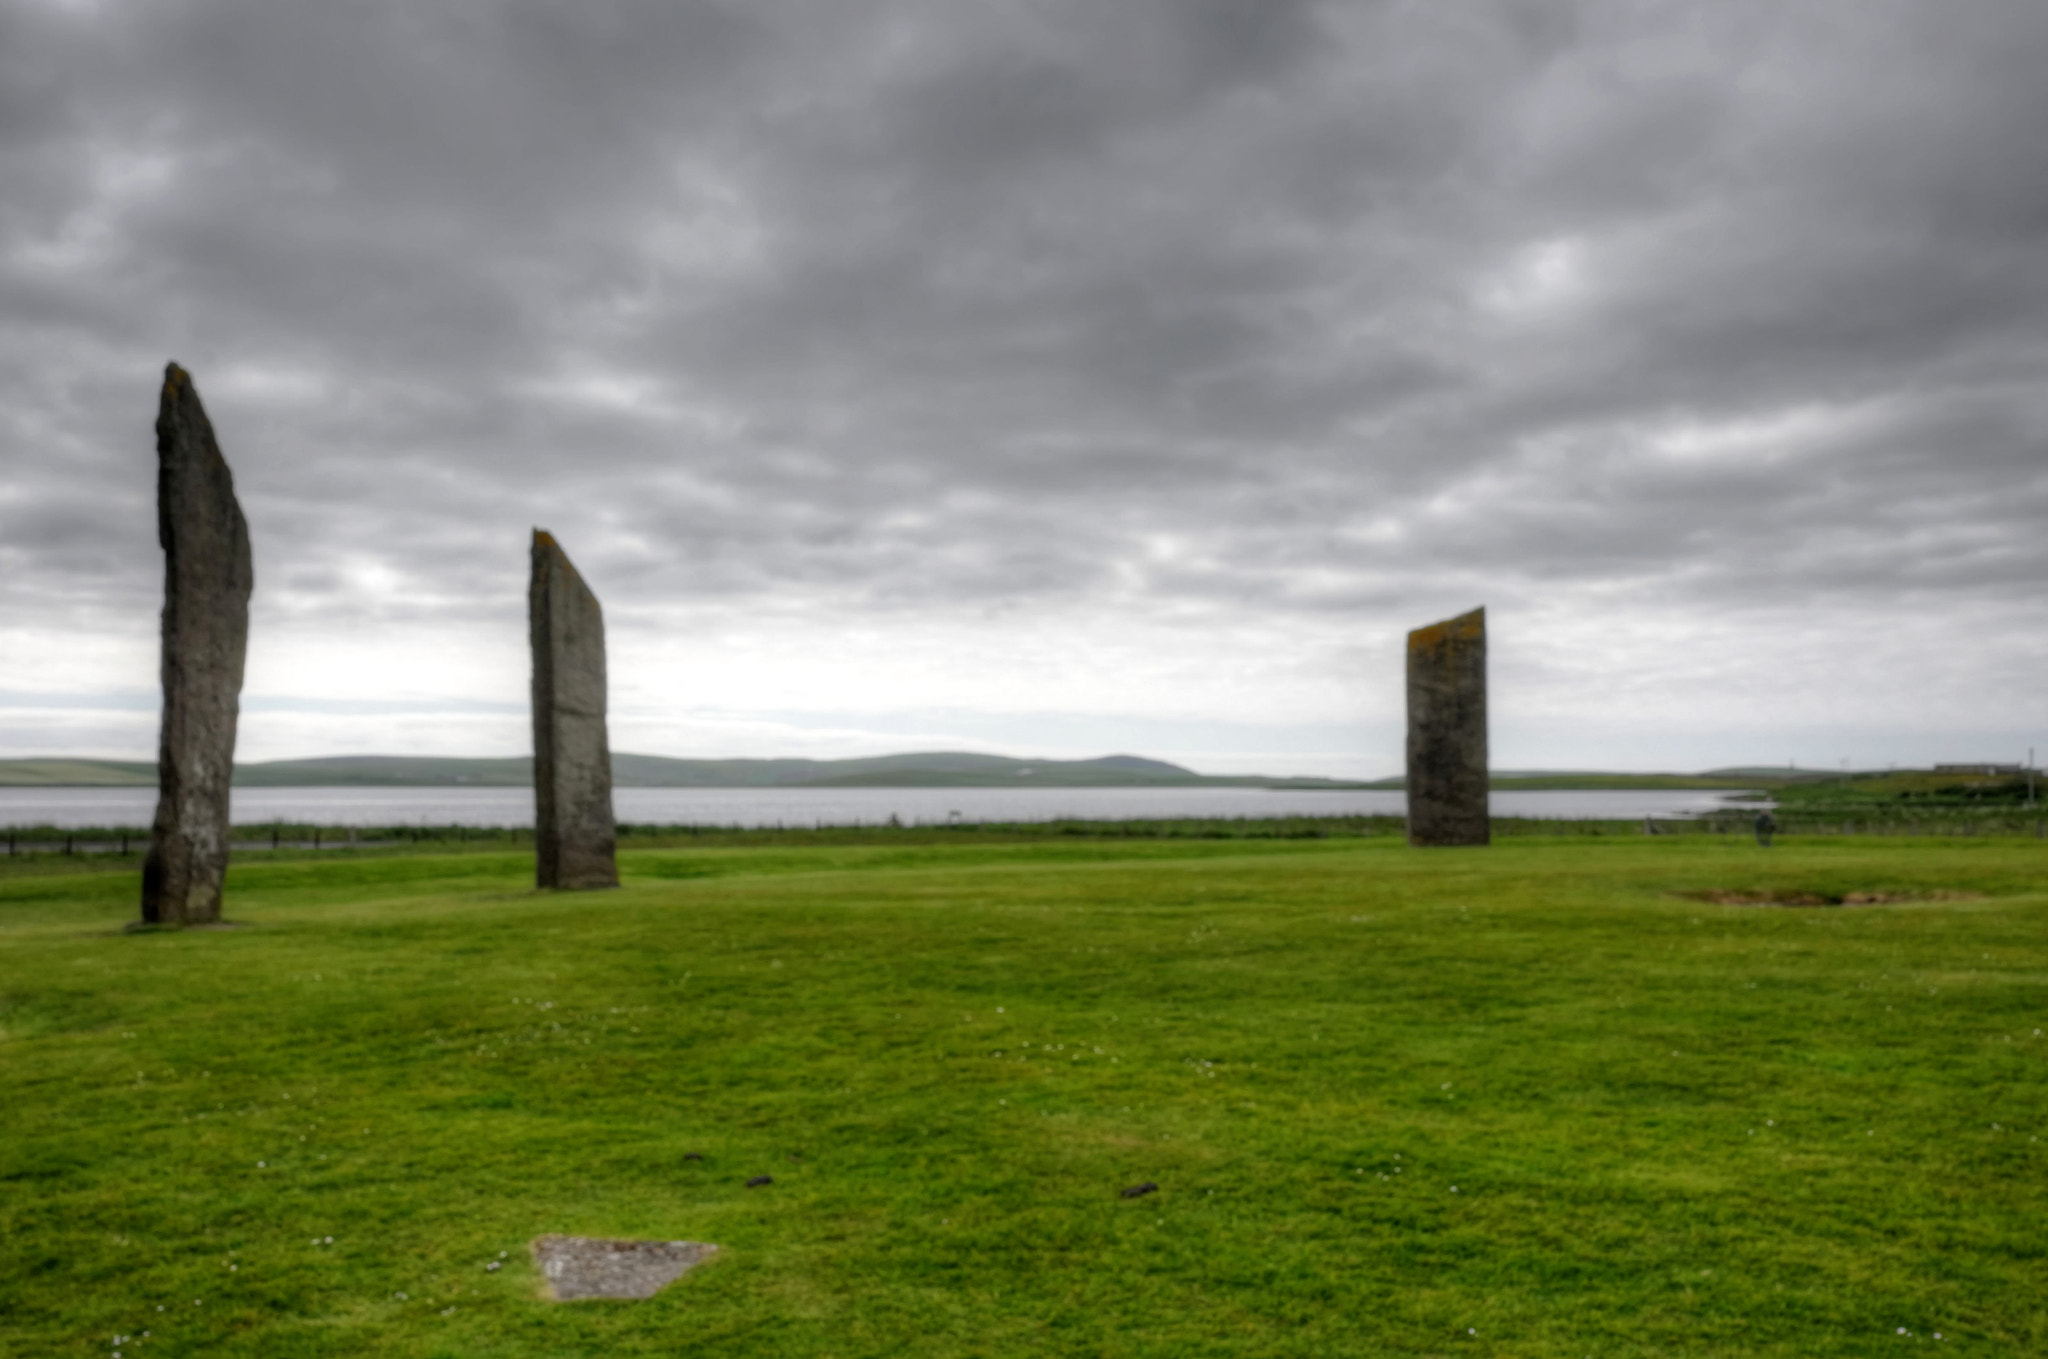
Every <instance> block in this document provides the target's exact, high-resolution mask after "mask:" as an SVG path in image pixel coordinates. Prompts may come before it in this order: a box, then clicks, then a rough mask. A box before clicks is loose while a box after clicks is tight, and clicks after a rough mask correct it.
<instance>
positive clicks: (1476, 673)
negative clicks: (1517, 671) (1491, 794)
mask: <svg viewBox="0 0 2048 1359" xmlns="http://www.w3.org/2000/svg"><path fill="white" fill-rule="evenodd" d="M1486 775H1487V767H1486V610H1485V609H1474V610H1473V611H1472V612H1470V613H1467V614H1460V615H1459V616H1458V617H1456V618H1451V619H1446V620H1445V621H1443V622H1441V623H1435V624H1432V625H1430V626H1429V627H1426V628H1417V629H1416V630H1415V631H1414V632H1411V633H1409V634H1408V843H1409V844H1411V845H1483V844H1486V843H1488V842H1489V841H1490V840H1491V838H1492V824H1491V822H1490V821H1489V820H1488V819H1487V805H1486Z"/></svg>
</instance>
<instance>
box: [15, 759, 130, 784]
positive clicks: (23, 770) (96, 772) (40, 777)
mask: <svg viewBox="0 0 2048 1359" xmlns="http://www.w3.org/2000/svg"><path fill="white" fill-rule="evenodd" d="M137 786H141V787H147V788H154V787H156V764H155V763H154V762H153V761H151V762H144V761H141V760H62V759H59V760H0V788H118V787H131V788H132V787H137Z"/></svg>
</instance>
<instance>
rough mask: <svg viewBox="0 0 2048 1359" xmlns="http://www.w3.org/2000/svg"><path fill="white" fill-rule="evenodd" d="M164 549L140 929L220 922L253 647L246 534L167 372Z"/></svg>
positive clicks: (187, 392)
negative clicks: (152, 814)
mask: <svg viewBox="0 0 2048 1359" xmlns="http://www.w3.org/2000/svg"><path fill="white" fill-rule="evenodd" d="M156 456H157V478H156V523H157V540H158V541H159V542H161V543H162V544H163V549H164V613H163V685H164V711H163V725H162V728H161V731H160V734H159V737H158V747H157V775H156V777H157V803H156V821H155V823H154V826H153V829H152V832H151V839H150V845H149V856H148V858H146V859H145V860H144V861H143V865H142V919H143V922H144V923H145V924H151V925H204V924H209V923H212V922H214V921H217V920H219V919H220V901H221V884H222V881H223V879H224V878H225V877H226V876H227V866H228V784H229V781H230V780H231V778H232V777H233V775H234V769H235V723H236V720H237V718H238V717H239V716H240V713H241V694H242V663H243V660H244V658H245V656H246V655H247V652H248V647H249V593H250V591H251V590H252V589H253V588H254V587H255V583H256V574H255V570H254V568H253V567H252V566H251V564H250V560H249V525H248V523H247V522H246V521H245V520H244V519H243V518H242V507H241V506H240V505H239V504H237V503H236V501H235V481H234V478H233V476H231V475H230V474H229V472H228V465H227V461H226V459H224V458H222V457H221V455H220V446H219V445H218V444H217V443H215V442H214V437H213V424H212V422H211V421H209V420H208V419H207V418H206V410H205V408H204V407H202V406H201V405H200V404H199V393H198V392H197V391H196V390H194V388H193V386H192V377H191V375H190V374H189V373H187V372H186V371H185V370H184V369H182V368H180V367H178V365H177V364H175V363H173V364H170V365H167V366H166V367H165V369H164V387H163V395H162V397H161V399H160V400H159V402H158V405H157V417H156Z"/></svg>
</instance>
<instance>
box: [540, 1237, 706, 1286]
mask: <svg viewBox="0 0 2048 1359" xmlns="http://www.w3.org/2000/svg"><path fill="white" fill-rule="evenodd" d="M717 1253H718V1247H716V1246H714V1245H712V1244H711V1243H710V1242H708V1241H607V1240H605V1239H604V1238H603V1237H597V1236H543V1237H539V1238H537V1239H536V1240H535V1241H534V1242H533V1262H534V1263H535V1264H537V1265H539V1266H540V1272H541V1277H542V1278H544V1279H546V1280H547V1287H548V1296H549V1297H551V1298H553V1299H554V1300H555V1301H556V1302H572V1301H574V1300H575V1299H577V1298H651V1297H653V1296H654V1295H655V1294H656V1293H659V1292H660V1291H661V1290H662V1289H664V1288H666V1287H668V1286H669V1285H670V1284H672V1283H674V1282H675V1281H676V1280H677V1279H680V1278H682V1277H683V1275H684V1274H686V1273H688V1272H689V1271H690V1270H691V1269H693V1268H695V1267H696V1266H697V1265H700V1264H702V1263H703V1262H704V1261H706V1260H708V1259H710V1258H711V1257H712V1256H714V1255H716V1254H717Z"/></svg>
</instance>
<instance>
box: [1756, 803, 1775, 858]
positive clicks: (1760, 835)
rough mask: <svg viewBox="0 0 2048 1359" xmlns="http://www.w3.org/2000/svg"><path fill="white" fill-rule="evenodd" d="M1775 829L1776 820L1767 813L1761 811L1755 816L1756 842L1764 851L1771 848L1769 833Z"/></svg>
mask: <svg viewBox="0 0 2048 1359" xmlns="http://www.w3.org/2000/svg"><path fill="white" fill-rule="evenodd" d="M1777 829H1778V822H1777V819H1776V818H1774V817H1773V816H1772V815H1771V814H1770V812H1769V811H1761V812H1758V813H1757V814H1756V842H1757V843H1758V844H1760V845H1762V846H1763V847H1764V848H1765V849H1769V848H1770V847H1771V832H1773V831H1775V830H1777Z"/></svg>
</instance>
